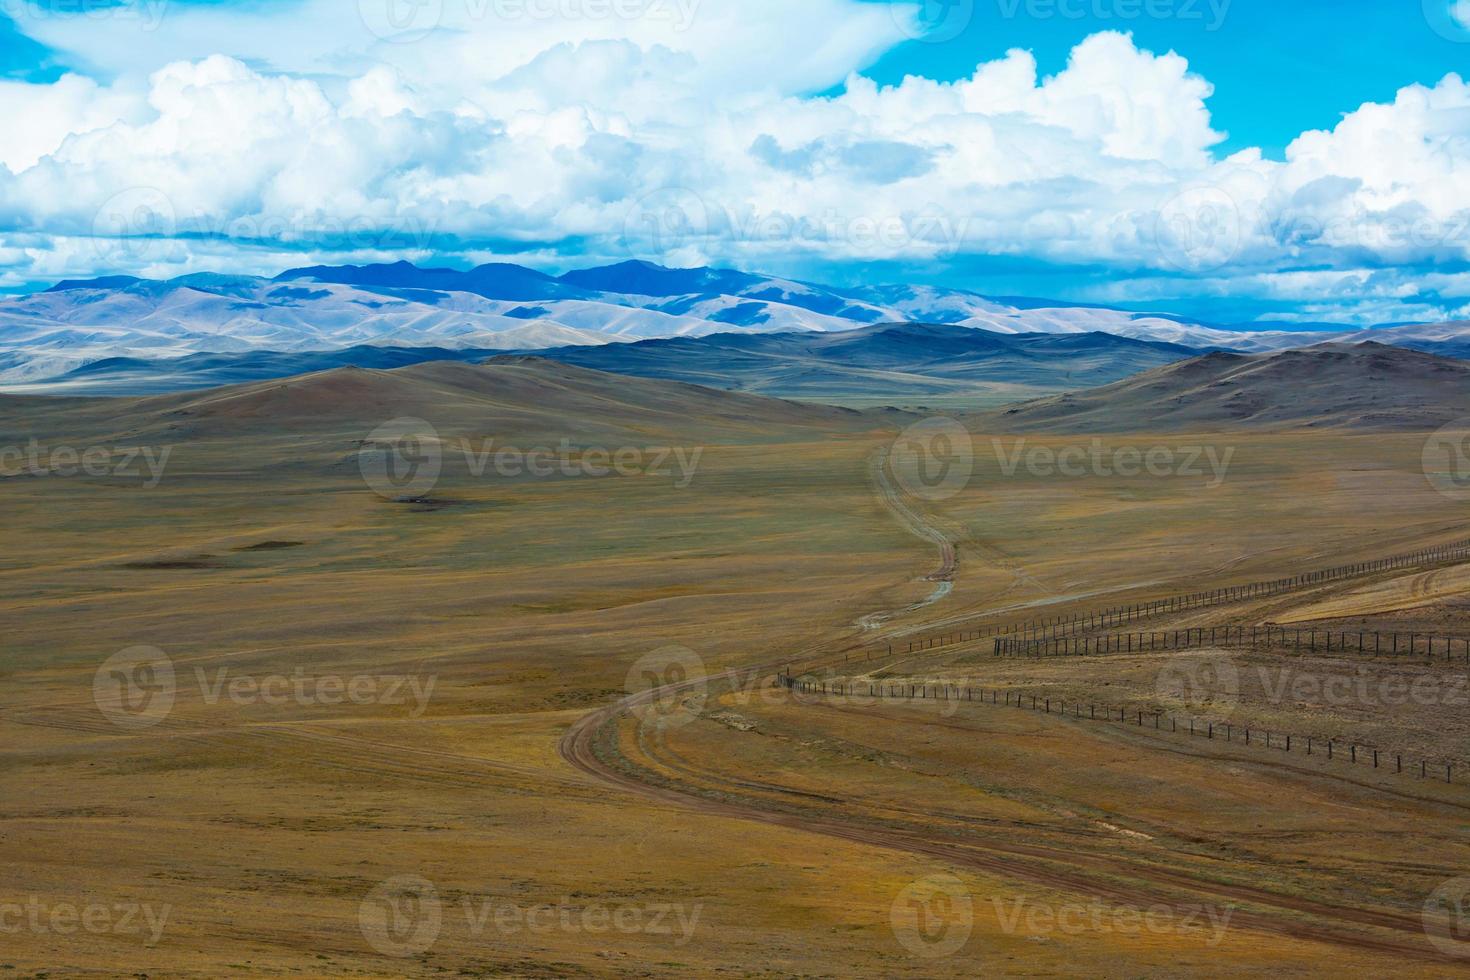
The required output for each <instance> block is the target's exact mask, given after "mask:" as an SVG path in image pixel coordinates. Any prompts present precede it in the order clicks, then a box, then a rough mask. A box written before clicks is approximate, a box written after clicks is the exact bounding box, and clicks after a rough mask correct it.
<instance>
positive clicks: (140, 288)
mask: <svg viewBox="0 0 1470 980" xmlns="http://www.w3.org/2000/svg"><path fill="white" fill-rule="evenodd" d="M892 322H924V323H939V324H950V325H958V326H966V327H977V328H982V329H985V330H990V331H995V332H997V333H1009V334H1027V333H1052V334H1065V333H1092V332H1104V333H1110V334H1114V335H1117V336H1121V337H1128V338H1132V339H1136V340H1145V341H1159V342H1166V343H1172V344H1179V345H1183V346H1188V347H1192V348H1211V347H1226V348H1233V349H1236V350H1243V351H1269V350H1279V349H1283V348H1288V347H1296V346H1302V345H1304V344H1308V343H1318V342H1321V341H1324V340H1329V339H1347V340H1351V339H1368V337H1369V336H1370V335H1371V337H1372V339H1375V340H1380V341H1382V342H1385V343H1398V344H1404V345H1414V344H1434V345H1436V349H1437V350H1438V351H1439V352H1442V353H1447V352H1451V351H1453V350H1455V349H1463V348H1464V347H1465V346H1466V345H1467V344H1470V324H1438V325H1433V326H1429V327H1401V328H1395V329H1392V330H1373V331H1368V332H1363V331H1344V332H1343V333H1342V334H1332V333H1320V332H1319V333H1311V334H1303V333H1293V332H1286V331H1278V332H1272V333H1262V332H1249V331H1239V330H1225V329H1219V328H1216V327H1212V326H1209V325H1207V324H1200V323H1195V322H1192V321H1190V320H1187V319H1182V318H1178V317H1172V316H1168V315H1165V314H1158V315H1154V314H1140V313H1133V312H1127V311H1123V310H1113V309H1104V308H1100V307H1089V306H1073V305H1067V304H1063V303H1047V302H1045V301H1036V300H1016V299H1003V298H993V297H986V296H982V295H980V294H978V293H973V292H968V291H966V290H959V289H943V288H937V287H932V286H911V285H888V286H864V287H858V288H852V289H839V288H834V287H828V286H822V285H819V284H815V283H804V282H796V281H794V280H789V279H780V278H775V277H771V276H762V275H755V274H752V273H747V272H738V271H734V270H723V269H667V268H663V267H661V266H656V265H652V264H649V263H646V262H624V263H621V264H618V265H612V266H605V267H601V268H595V269H584V270H579V271H575V272H569V273H567V274H565V275H562V276H549V275H546V274H544V273H541V272H537V271H535V270H532V269H527V268H523V267H521V266H517V265H508V264H495V265H486V266H481V267H479V268H476V269H471V270H469V271H458V270H453V269H422V268H419V267H417V266H414V265H411V264H409V263H407V262H398V263H392V264H385V265H371V266H340V267H332V266H319V267H313V268H302V269H293V270H290V271H288V272H284V273H282V274H281V275H279V276H276V277H275V278H273V279H266V278H258V277H251V276H229V275H216V274H208V273H201V274H195V275H190V276H183V277H181V278H177V279H171V280H168V281H164V282H159V281H153V280H147V279H136V278H132V277H127V276H112V277H107V278H104V279H95V280H89V281H67V282H61V283H58V284H57V285H55V286H53V287H52V288H50V289H48V290H46V291H45V292H41V293H35V294H32V295H29V296H16V297H10V298H5V299H0V383H3V384H5V385H7V386H10V387H15V386H17V385H26V386H28V387H29V386H32V385H35V384H37V383H44V381H45V380H46V379H49V378H52V377H55V376H58V375H61V374H64V373H66V372H68V371H72V370H74V369H76V368H78V367H82V366H84V365H86V364H89V363H93V362H96V361H98V360H102V359H104V358H113V357H127V358H143V359H155V360H156V359H160V358H174V357H184V356H187V355H191V354H208V353H220V354H223V353H243V352H250V351H281V352H298V351H332V350H342V349H345V348H350V347H356V346H362V345H372V346H376V347H386V348H391V347H438V348H445V349H449V350H505V351H527V350H541V349H546V348H551V347H567V346H577V345H594V344H606V343H612V342H619V341H636V340H646V339H654V338H667V337H703V336H707V335H710V334H715V333H777V332H792V331H819V332H831V331H839V330H852V329H856V328H858V327H863V326H870V325H873V324H878V323H892Z"/></svg>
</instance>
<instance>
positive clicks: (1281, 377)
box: [974, 342, 1470, 432]
mask: <svg viewBox="0 0 1470 980" xmlns="http://www.w3.org/2000/svg"><path fill="white" fill-rule="evenodd" d="M1467 415H1470V363H1466V362H1463V361H1457V360H1450V359H1448V358H1443V357H1438V356H1436V355H1433V354H1426V353H1423V352H1420V351H1414V350H1407V349H1404V348H1398V347H1387V346H1384V345H1382V344H1377V343H1371V342H1369V343H1361V344H1341V343H1328V344H1321V345H1318V346H1316V347H1309V348H1306V349H1304V350H1292V351H1283V352H1280V353H1275V354H1228V353H1215V354H1209V355H1206V356H1204V357H1198V358H1194V359H1191V360H1188V361H1183V362H1181V363H1179V364H1173V365H1169V366H1167V367H1162V368H1157V369H1155V370H1152V371H1148V372H1145V373H1144V374H1141V375H1139V376H1137V377H1135V378H1129V379H1127V380H1125V381H1120V382H1118V383H1116V384H1111V385H1107V386H1104V387H1101V388H1096V389H1093V390H1091V391H1085V392H1076V393H1071V394H1064V395H1057V396H1054V397H1050V398H1043V399H1039V400H1036V401H1031V402H1026V403H1023V404H1020V405H1015V406H1012V407H1011V408H1009V409H1004V410H1000V411H996V412H991V413H987V414H984V415H981V416H978V417H976V418H975V419H974V422H975V424H976V425H977V426H979V427H981V428H984V429H990V430H994V431H1089V430H1090V431H1098V432H1125V431H1133V432H1150V431H1159V432H1163V431H1182V430H1219V429H1232V428H1281V429H1285V428H1351V429H1405V430H1414V429H1435V428H1438V427H1440V426H1442V425H1445V424H1448V423H1450V422H1452V421H1454V420H1456V419H1460V418H1464V417H1465V416H1467Z"/></svg>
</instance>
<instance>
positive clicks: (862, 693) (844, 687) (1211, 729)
mask: <svg viewBox="0 0 1470 980" xmlns="http://www.w3.org/2000/svg"><path fill="white" fill-rule="evenodd" d="M777 684H778V685H779V686H781V687H785V688H787V689H789V690H793V691H800V692H802V693H807V694H814V695H815V694H821V695H826V696H830V697H858V698H862V697H866V698H870V699H873V700H901V701H909V702H913V701H944V702H964V703H967V704H990V705H993V706H997V707H998V706H1001V705H1004V706H1005V707H1012V708H1019V709H1022V710H1030V711H1033V712H1040V713H1044V714H1046V715H1047V716H1048V717H1050V716H1052V715H1053V714H1059V715H1061V716H1062V717H1063V718H1070V719H1072V720H1076V721H1099V722H1105V723H1113V724H1121V725H1128V726H1130V727H1138V728H1152V730H1154V731H1167V732H1169V733H1170V734H1182V735H1187V736H1189V737H1194V738H1204V739H1208V740H1210V741H1216V740H1218V739H1220V738H1221V736H1222V735H1223V737H1224V740H1225V742H1226V743H1227V744H1236V743H1240V744H1244V745H1247V746H1251V747H1252V748H1260V749H1262V750H1271V749H1274V750H1276V751H1279V752H1283V753H1285V754H1287V755H1290V754H1291V753H1292V752H1293V751H1294V749H1295V750H1296V751H1300V752H1301V753H1302V754H1303V755H1306V756H1314V755H1315V756H1322V757H1325V758H1326V759H1327V761H1329V762H1334V761H1338V760H1345V761H1347V762H1349V763H1351V764H1353V765H1360V764H1362V765H1366V764H1368V763H1369V761H1370V760H1371V763H1372V766H1373V768H1374V769H1391V770H1392V771H1393V773H1394V774H1395V775H1402V774H1403V773H1405V772H1407V773H1408V774H1409V775H1411V776H1415V777H1416V778H1418V779H1429V778H1431V777H1433V778H1434V779H1435V780H1436V781H1438V779H1439V773H1440V770H1441V769H1443V771H1444V782H1446V783H1451V784H1453V783H1454V763H1453V762H1435V763H1432V764H1431V763H1430V761H1429V760H1428V759H1420V760H1418V766H1417V771H1416V767H1415V765H1414V762H1413V760H1410V762H1409V765H1408V767H1407V769H1406V768H1405V766H1404V756H1403V754H1402V753H1398V752H1388V751H1386V750H1384V749H1380V748H1375V747H1373V746H1371V745H1364V744H1362V743H1360V742H1357V741H1353V740H1341V739H1332V738H1328V739H1324V738H1320V737H1318V736H1313V735H1297V734H1293V733H1291V732H1273V731H1270V730H1269V729H1260V728H1256V729H1252V728H1251V727H1250V726H1248V725H1233V724H1229V723H1225V722H1217V721H1214V720H1211V719H1203V720H1201V719H1198V718H1193V717H1190V718H1186V719H1185V720H1184V721H1185V724H1184V725H1183V726H1181V725H1180V721H1179V718H1177V717H1176V716H1174V715H1166V714H1164V713H1163V712H1159V711H1154V710H1152V709H1149V710H1144V709H1141V708H1120V707H1116V706H1112V705H1099V704H1095V703H1092V702H1086V703H1085V710H1084V702H1081V701H1072V702H1068V701H1066V700H1063V699H1060V698H1048V697H1045V696H1042V695H1036V694H1026V693H1024V692H1021V691H1006V690H999V689H996V690H987V689H985V688H973V687H959V686H954V685H949V684H933V685H931V684H896V683H881V684H872V683H857V682H854V681H831V682H821V681H808V680H802V679H799V678H796V677H793V676H791V675H790V674H781V675H779V676H778V677H777ZM977 695H978V696H977ZM1069 703H1070V705H1071V712H1070V713H1069V712H1068V710H1067V709H1068V705H1069ZM1053 706H1055V708H1056V711H1055V712H1054V711H1053ZM1099 709H1101V712H1099ZM1165 719H1167V722H1168V723H1167V725H1166V724H1165ZM1150 722H1152V724H1151V725H1150V724H1149V723H1150ZM1273 739H1274V742H1273ZM1344 747H1346V750H1347V751H1346V752H1344V751H1343V748H1344ZM1360 760H1361V761H1360ZM1380 763H1381V764H1380Z"/></svg>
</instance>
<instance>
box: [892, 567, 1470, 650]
mask: <svg viewBox="0 0 1470 980" xmlns="http://www.w3.org/2000/svg"><path fill="white" fill-rule="evenodd" d="M1467 559H1470V540H1466V541H1459V542H1456V543H1453V544H1445V545H1440V546H1438V547H1434V548H1425V549H1422V550H1420V551H1414V552H1409V553H1408V554H1403V555H1394V556H1392V557H1389V558H1380V559H1378V560H1377V561H1370V562H1355V563H1353V564H1349V565H1339V566H1336V567H1335V568H1327V569H1322V570H1320V571H1315V572H1307V573H1304V574H1302V575H1294V576H1290V577H1288V578H1279V579H1272V580H1270V581H1263V582H1252V583H1249V584H1246V585H1236V586H1229V587H1226V588H1223V589H1211V590H1209V591H1205V592H1191V593H1189V594H1187V595H1178V596H1171V597H1169V598H1166V599H1158V600H1156V601H1154V602H1146V603H1139V604H1133V605H1120V606H1113V607H1111V608H1109V609H1102V610H1097V611H1094V612H1084V613H1077V614H1074V615H1071V616H1058V617H1054V618H1041V619H1033V620H1027V621H1025V622H1019V623H1009V624H998V625H992V626H985V627H980V628H977V629H973V630H960V631H957V632H954V633H945V634H940V635H936V636H930V637H920V638H919V639H916V640H910V641H908V642H907V649H906V650H905V651H904V652H907V653H920V652H923V651H925V650H932V649H936V648H939V647H946V646H953V645H956V644H959V643H969V642H973V641H975V640H984V639H988V638H990V637H1017V638H1023V639H1025V640H1039V639H1048V640H1052V639H1060V638H1064V637H1067V636H1070V635H1072V634H1074V633H1079V632H1095V631H1097V630H1106V629H1111V628H1114V627H1117V626H1122V625H1125V624H1127V623H1132V622H1136V621H1138V620H1142V619H1147V618H1150V617H1153V616H1160V615H1168V614H1171V613H1180V612H1188V611H1190V610H1194V609H1206V608H1209V607H1212V606H1220V605H1227V604H1229V603H1234V602H1240V601H1242V600H1245V599H1258V598H1269V597H1271V596H1275V595H1282V594H1285V593H1288V592H1293V591H1295V590H1297V589H1301V588H1305V587H1307V586H1311V585H1320V584H1324V583H1328V582H1338V581H1343V580H1345V579H1351V578H1357V577H1359V576H1363V575H1374V574H1377V573H1379V572H1385V571H1394V570H1397V569H1402V568H1413V567H1416V566H1422V565H1426V564H1439V563H1443V562H1451V561H1462V560H1467ZM889 651H890V653H891V652H892V651H893V647H889ZM874 656H876V654H875V655H872V656H870V657H869V658H868V659H873V658H874Z"/></svg>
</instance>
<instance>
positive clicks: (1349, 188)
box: [0, 0, 1470, 326]
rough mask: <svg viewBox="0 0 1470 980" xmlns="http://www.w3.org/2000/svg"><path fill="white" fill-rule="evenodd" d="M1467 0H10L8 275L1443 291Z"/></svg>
mask: <svg viewBox="0 0 1470 980" xmlns="http://www.w3.org/2000/svg"><path fill="white" fill-rule="evenodd" d="M1467 68H1470V0H1397V2H1394V3H1385V2H1383V0H1335V2H1328V0H1293V2H1292V3H1290V4H1287V3H1281V2H1279V0H1270V2H1268V0H916V2H901V3H888V2H876V0H801V2H799V3H798V2H792V0H251V2H231V0H213V2H197V0H196V2H183V0H44V2H40V3H35V2H31V0H0V291H9V292H19V291H28V290H31V289H35V288H39V287H44V286H45V285H48V284H50V283H52V282H55V281H57V280H59V279H62V278H85V277H90V276H100V275H112V274H131V275H142V276H148V277H151V278H169V277H172V276H176V275H183V274H187V273H191V272H198V271H216V272H226V273H237V274H274V273H276V272H279V271H281V270H282V269H285V268H289V267H293V266H300V265H307V264H318V263H346V262H353V263H363V262H375V261H395V260H398V259H408V260H410V261H414V262H417V263H419V264H421V265H422V264H435V265H448V266H455V267H468V266H471V265H475V264H478V263H481V262H489V261H514V262H519V263H521V264H525V265H529V266H532V267H536V268H541V269H545V270H547V271H551V272H557V271H563V270H566V269H569V268H580V267H585V266H589V265H595V264H604V263H607V262H616V261H622V260H625V259H628V258H639V259H646V260H650V261H656V262H660V263H662V264H665V265H671V266H681V267H682V266H695V265H706V264H709V265H720V266H730V267H736V268H742V269H746V270H750V271H757V272H767V273H771V274H777V275H784V276H791V277H794V278H801V279H808V280H814V281H820V282H825V283H831V284H835V285H842V284H854V283H871V282H881V281H893V282H915V283H927V284H934V285H944V286H952V287H957V288H966V289H973V290H977V291H980V292H983V293H986V294H988V295H995V296H1036V297H1050V298H1056V299H1063V300H1070V301H1075V302H1085V303H1096V304H1105V305H1112V306H1119V307H1124V308H1130V309H1150V310H1166V311H1171V312H1176V313H1180V314H1182V315H1186V316H1192V317H1196V318H1199V319H1203V320H1206V321H1208V322H1213V323H1220V324H1245V323H1267V322H1270V323H1277V324H1281V323H1285V324H1293V323H1294V324H1299V325H1302V326H1309V325H1311V324H1314V323H1325V322H1335V323H1355V324H1376V323H1394V322H1409V321H1430V320H1442V319H1456V318H1470V261H1467V260H1470V86H1467V84H1466V81H1465V80H1464V79H1463V78H1462V73H1464V72H1466V70H1467Z"/></svg>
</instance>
